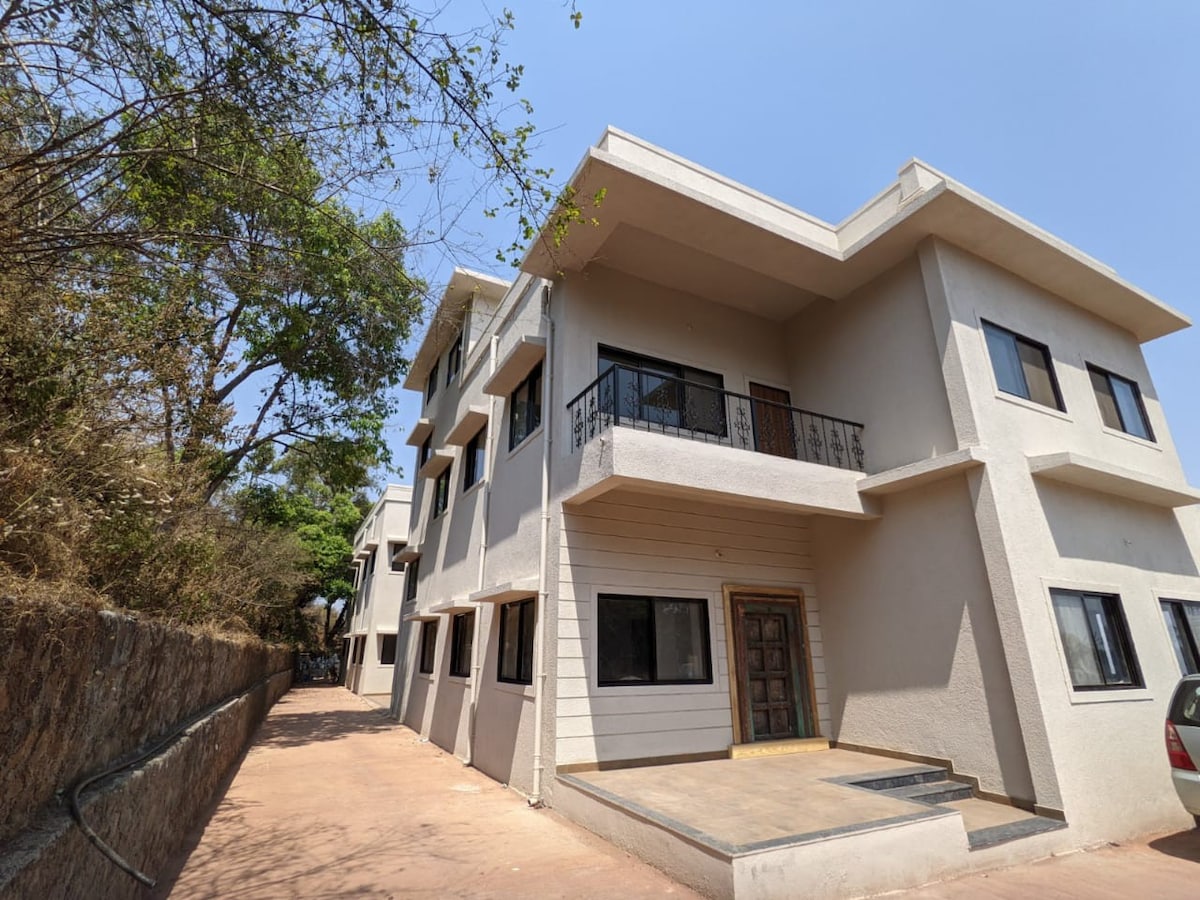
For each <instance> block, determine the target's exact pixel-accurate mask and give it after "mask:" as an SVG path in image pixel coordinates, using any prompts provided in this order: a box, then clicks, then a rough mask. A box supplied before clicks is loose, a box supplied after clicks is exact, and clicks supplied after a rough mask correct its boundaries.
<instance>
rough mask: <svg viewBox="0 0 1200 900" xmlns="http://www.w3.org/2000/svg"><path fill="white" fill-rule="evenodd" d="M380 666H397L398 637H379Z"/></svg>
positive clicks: (391, 635) (387, 635) (382, 635)
mask: <svg viewBox="0 0 1200 900" xmlns="http://www.w3.org/2000/svg"><path fill="white" fill-rule="evenodd" d="M379 664H380V665H381V666H394V665H395V664H396V635H394V634H381V635H379Z"/></svg>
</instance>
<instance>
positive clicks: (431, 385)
mask: <svg viewBox="0 0 1200 900" xmlns="http://www.w3.org/2000/svg"><path fill="white" fill-rule="evenodd" d="M437 389H438V360H436V359H435V360H434V361H433V365H432V366H430V367H429V378H428V380H427V381H426V382H425V402H426V403H429V401H430V400H432V399H433V396H434V394H436V393H437Z"/></svg>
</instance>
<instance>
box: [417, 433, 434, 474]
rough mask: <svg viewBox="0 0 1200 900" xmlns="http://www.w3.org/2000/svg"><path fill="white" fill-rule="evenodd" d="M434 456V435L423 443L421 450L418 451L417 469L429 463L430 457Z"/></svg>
mask: <svg viewBox="0 0 1200 900" xmlns="http://www.w3.org/2000/svg"><path fill="white" fill-rule="evenodd" d="M432 455H433V435H432V434H431V435H430V436H429V437H427V438H425V440H423V441H421V449H420V450H418V451H417V468H418V469H419V468H421V466H423V465H425V463H427V462H429V457H430V456H432Z"/></svg>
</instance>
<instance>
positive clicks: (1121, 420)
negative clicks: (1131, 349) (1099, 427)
mask: <svg viewBox="0 0 1200 900" xmlns="http://www.w3.org/2000/svg"><path fill="white" fill-rule="evenodd" d="M1087 370H1088V376H1089V378H1090V380H1091V382H1092V393H1093V394H1095V395H1096V406H1097V407H1098V408H1099V410H1100V421H1101V422H1103V423H1104V425H1105V427H1107V428H1112V429H1113V430H1114V431H1121V432H1124V433H1125V434H1127V435H1129V436H1130V437H1135V438H1137V439H1138V440H1142V441H1150V443H1152V444H1156V443H1158V441H1157V439H1156V438H1155V437H1154V428H1153V427H1151V425H1150V416H1149V414H1148V413H1147V412H1146V403H1145V401H1144V400H1142V389H1141V387H1139V386H1138V383H1137V382H1136V381H1134V380H1133V379H1132V378H1126V377H1125V376H1124V375H1118V374H1117V373H1116V372H1113V371H1110V370H1109V369H1105V368H1102V367H1101V366H1097V365H1094V364H1093V363H1088V364H1087ZM1097 378H1100V379H1103V381H1104V382H1105V387H1106V388H1107V389H1108V396H1109V399H1111V400H1112V406H1113V412H1114V413H1115V414H1116V419H1117V421H1116V423H1115V424H1114V423H1113V422H1110V421H1109V420H1108V416H1107V415H1106V414H1105V407H1104V404H1102V403H1101V402H1100V396H1099V393H1100V389H1099V387H1098V386H1097V384H1096V379H1097ZM1114 381H1118V382H1121V383H1122V384H1124V385H1126V386H1127V387H1129V388H1130V389H1131V390H1132V392H1133V399H1134V402H1135V403H1136V404H1137V411H1138V415H1139V416H1141V419H1142V427H1143V428H1145V429H1146V434H1145V435H1140V434H1138V433H1137V432H1135V431H1130V430H1129V423H1127V422H1126V421H1125V416H1124V414H1123V413H1122V412H1121V404H1119V403H1118V402H1117V394H1116V391H1115V390H1113V382H1114Z"/></svg>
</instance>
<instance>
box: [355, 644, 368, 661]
mask: <svg viewBox="0 0 1200 900" xmlns="http://www.w3.org/2000/svg"><path fill="white" fill-rule="evenodd" d="M366 649H367V639H366V637H357V638H355V639H354V664H355V665H356V666H361V665H362V661H363V654H364V653H365V652H366Z"/></svg>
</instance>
